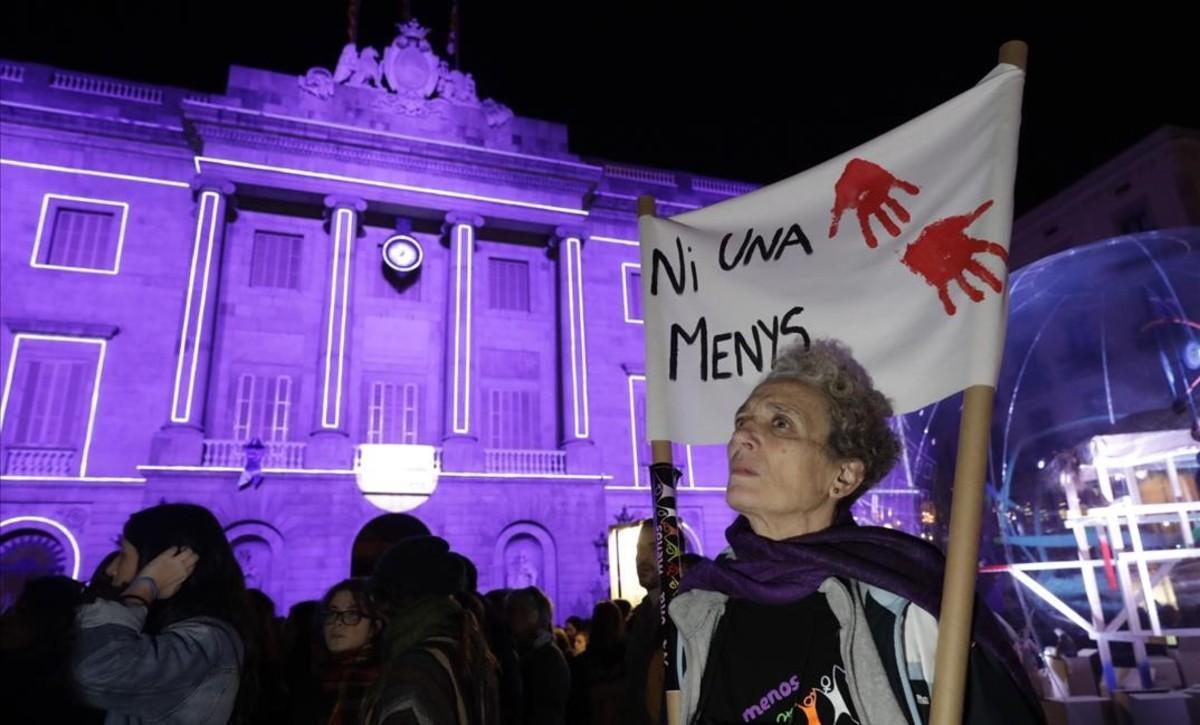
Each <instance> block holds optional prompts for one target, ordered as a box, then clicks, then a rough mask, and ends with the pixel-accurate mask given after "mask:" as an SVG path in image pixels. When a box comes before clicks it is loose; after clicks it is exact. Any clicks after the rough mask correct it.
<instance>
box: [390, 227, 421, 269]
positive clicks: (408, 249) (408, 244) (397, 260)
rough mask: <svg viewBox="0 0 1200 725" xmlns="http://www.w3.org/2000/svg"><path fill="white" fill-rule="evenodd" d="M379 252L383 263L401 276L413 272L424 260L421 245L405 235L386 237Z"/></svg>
mask: <svg viewBox="0 0 1200 725" xmlns="http://www.w3.org/2000/svg"><path fill="white" fill-rule="evenodd" d="M381 251H382V254H383V263H384V264H386V265H387V266H388V267H391V268H392V269H394V270H396V271H397V272H400V273H401V274H407V273H409V272H415V271H416V270H417V269H419V268H420V266H421V262H422V261H424V259H425V250H424V249H423V248H422V247H421V243H420V242H418V241H417V240H416V239H414V238H412V237H410V236H409V235H407V234H397V235H395V236H392V237H388V238H387V240H386V241H384V243H383V246H382V249H381Z"/></svg>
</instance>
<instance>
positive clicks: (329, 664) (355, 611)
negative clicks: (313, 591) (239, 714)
mask: <svg viewBox="0 0 1200 725" xmlns="http://www.w3.org/2000/svg"><path fill="white" fill-rule="evenodd" d="M383 625H384V621H383V617H382V615H381V614H380V613H379V610H378V608H377V607H376V606H375V605H374V603H373V602H372V601H371V598H370V597H369V596H367V580H366V579H363V578H357V579H346V580H345V581H342V582H338V583H337V584H335V585H334V586H333V588H331V589H330V590H329V591H328V592H326V593H325V596H324V597H323V598H322V599H321V638H322V640H323V641H324V644H325V652H324V653H323V655H324V656H323V657H321V659H320V661H319V662H318V664H317V668H316V679H317V681H316V683H315V684H316V686H315V687H314V688H312V690H311V691H310V692H309V693H293V695H294V696H297V697H295V699H294V705H295V709H294V710H293V712H294V713H295V714H296V717H294V719H293V722H304V723H311V724H312V725H356V724H357V723H358V722H360V720H361V715H360V713H361V709H362V703H363V698H364V696H365V695H366V692H367V689H368V688H369V687H370V686H371V685H373V684H374V683H375V681H376V680H378V679H379V673H380V669H381V662H380V656H379V634H380V632H382V631H383Z"/></svg>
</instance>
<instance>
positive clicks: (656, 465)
mask: <svg viewBox="0 0 1200 725" xmlns="http://www.w3.org/2000/svg"><path fill="white" fill-rule="evenodd" d="M656 213H657V208H656V204H655V202H654V197H652V196H644V195H643V196H639V197H638V200H637V214H638V217H643V216H654V215H655V214H656ZM644 307H645V306H644V305H643V309H644ZM650 457H651V460H652V468H651V473H650V476H651V495H652V496H653V511H654V526H655V537H654V538H655V544H656V546H655V549H656V552H657V556H658V580H659V586H658V591H659V613H660V614H659V616H660V619H659V621H660V624H661V625H662V632H663V643H662V644H663V664H664V666H665V668H666V672H664V673H663V675H664V677H663V682H664V685H665V687H666V707H667V725H680V703H681V696H680V691H679V681H678V677H677V672H678V670H677V669H676V667H677V663H676V661H675V641H676V639H675V635H674V627H673V626H672V624H671V619H670V617H668V616H667V607H668V605H670V603H671V600H672V599H674V597H675V591H676V589H678V587H679V578H680V571H681V569H680V560H679V559H680V552H681V551H682V548H681V546H680V540H679V539H680V532H679V523H678V511H677V507H676V504H675V482H676V479H677V478H678V472H677V471H675V470H674V461H673V460H672V455H671V441H650ZM663 466H666V467H667V468H668V469H670V470H669V471H668V472H667V475H666V476H664V475H663V472H662V470H661V468H662V467H663ZM663 478H668V479H669V485H666V483H667V482H666V481H664V480H663Z"/></svg>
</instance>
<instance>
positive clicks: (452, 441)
mask: <svg viewBox="0 0 1200 725" xmlns="http://www.w3.org/2000/svg"><path fill="white" fill-rule="evenodd" d="M481 226H483V219H482V218H480V217H479V216H476V215H473V214H463V213H459V212H451V213H450V214H447V215H446V239H447V243H448V245H449V248H450V255H449V264H448V265H447V267H448V273H449V278H448V279H449V283H448V284H447V287H446V289H447V294H446V299H447V305H446V406H445V413H446V415H445V428H444V430H443V434H442V470H445V471H482V470H483V469H484V454H483V447H482V445H481V444H480V441H479V419H480V413H481V411H480V410H479V406H478V401H479V392H478V387H479V386H478V384H477V383H478V377H479V376H478V368H479V363H478V357H479V356H478V355H477V354H476V353H477V350H476V348H477V345H476V343H475V339H474V338H473V336H472V334H471V333H472V322H473V317H474V314H475V295H474V289H475V287H476V285H475V269H474V262H475V234H476V232H477V231H478V229H479V228H480V227H481Z"/></svg>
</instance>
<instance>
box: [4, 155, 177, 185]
mask: <svg viewBox="0 0 1200 725" xmlns="http://www.w3.org/2000/svg"><path fill="white" fill-rule="evenodd" d="M0 165H2V166H16V167H18V168H22V169H36V170H38V171H57V172H60V173H64V174H79V175H80V176H95V177H98V178H102V179H118V180H120V181H136V182H138V183H141V184H157V185H159V186H170V187H173V188H176V189H187V188H189V187H188V183H187V182H186V181H171V180H170V179H155V178H153V177H150V176H135V175H133V174H117V173H113V172H111V171H96V170H94V169H81V168H77V167H74V166H57V165H55V164H39V163H34V162H32V161H18V160H16V159H4V158H0Z"/></svg>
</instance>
